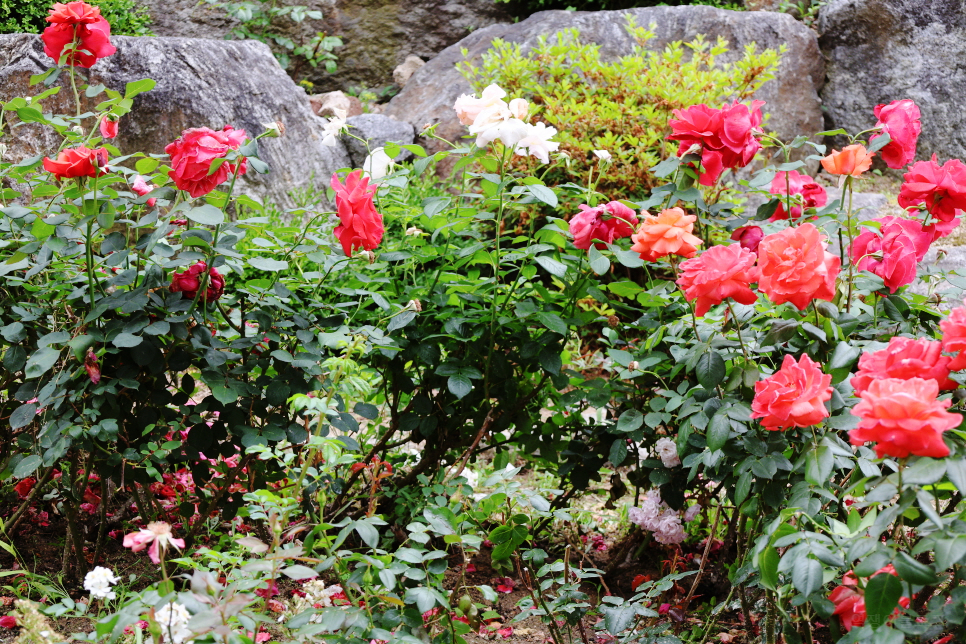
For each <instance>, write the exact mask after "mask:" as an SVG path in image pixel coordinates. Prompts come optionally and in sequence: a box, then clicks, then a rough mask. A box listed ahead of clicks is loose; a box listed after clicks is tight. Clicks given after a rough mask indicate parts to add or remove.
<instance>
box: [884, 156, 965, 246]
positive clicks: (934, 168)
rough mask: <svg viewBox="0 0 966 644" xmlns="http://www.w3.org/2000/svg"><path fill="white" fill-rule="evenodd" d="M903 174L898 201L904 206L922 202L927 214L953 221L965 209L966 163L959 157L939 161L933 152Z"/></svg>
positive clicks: (916, 205) (913, 206) (910, 206)
mask: <svg viewBox="0 0 966 644" xmlns="http://www.w3.org/2000/svg"><path fill="white" fill-rule="evenodd" d="M902 178H903V179H904V181H905V182H904V183H903V184H902V188H901V189H900V190H899V205H900V206H902V207H903V208H906V209H911V208H916V207H918V206H920V204H924V206H925V209H926V210H927V211H928V212H929V214H931V215H932V216H933V217H935V218H936V219H938V220H940V221H943V222H951V221H953V220H954V219H956V218H957V217H958V216H960V215H961V214H962V212H961V211H962V210H964V209H966V164H964V163H963V162H962V161H960V160H959V159H950V160H949V161H947V162H946V163H944V164H943V165H939V163H938V162H937V161H936V155H935V154H934V155H933V156H932V159H930V160H929V161H920V162H919V163H914V164H913V165H912V167H911V168H909V172H907V173H906V174H904V175H903V177H902ZM946 234H948V233H946ZM940 236H941V235H940Z"/></svg>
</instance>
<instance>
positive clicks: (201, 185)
mask: <svg viewBox="0 0 966 644" xmlns="http://www.w3.org/2000/svg"><path fill="white" fill-rule="evenodd" d="M245 136H246V135H245V130H236V129H235V128H233V127H232V126H230V125H226V126H225V127H224V129H222V130H221V131H218V132H215V131H214V130H209V129H208V128H206V127H198V128H191V129H190V130H185V131H183V132H182V133H181V137H180V138H178V139H177V140H175V141H173V142H171V143H169V144H168V145H167V147H165V148H164V151H165V152H167V153H168V154H170V155H171V171H170V172H168V176H169V177H171V178H172V179H174V183H175V185H176V186H178V189H179V190H185V191H187V192H188V194H190V195H191V196H192V197H194V198H195V199H197V198H198V197H203V196H204V195H206V194H208V193H209V192H211V191H212V190H214V189H215V187H216V186H219V185H221V184H223V183H224V182H225V181H227V180H228V173H229V172H232V173H233V172H235V171H236V166H237V171H238V174H239V176H240V175H243V174H245V171H246V170H247V168H248V164H247V160H246V159H242V161H241V163H238V164H234V163H223V164H221V166H220V167H219V168H218V169H217V170H215V171H214V172H213V173H211V174H208V172H209V170H210V169H211V164H212V162H214V160H215V159H221V158H223V157H224V156H225V155H226V154H228V150H237V149H238V148H240V147H241V146H242V144H243V143H244V142H245Z"/></svg>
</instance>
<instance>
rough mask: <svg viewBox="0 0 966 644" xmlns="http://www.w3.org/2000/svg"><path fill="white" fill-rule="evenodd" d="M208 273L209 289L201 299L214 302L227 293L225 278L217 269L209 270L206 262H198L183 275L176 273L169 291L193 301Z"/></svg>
mask: <svg viewBox="0 0 966 644" xmlns="http://www.w3.org/2000/svg"><path fill="white" fill-rule="evenodd" d="M206 271H207V272H208V287H207V288H206V289H205V292H204V293H202V294H201V298H200V299H201V301H202V302H214V301H215V300H217V299H219V298H220V297H221V296H222V295H223V294H224V292H225V278H224V277H222V276H221V273H219V272H218V270H217V269H215V268H212V269H210V270H209V269H208V265H207V264H205V263H204V262H198V263H197V264H195V265H194V266H191V267H189V268H188V270H186V271H184V272H183V273H175V274H174V275H173V276H172V277H171V286H169V287H168V290H170V291H171V292H172V293H177V292H181V293H183V294H184V295H183V297H185V298H187V299H189V300H193V299H195V296H196V295H197V294H198V289H199V288H201V281H202V280H203V279H204V277H205V275H204V274H205V272H206Z"/></svg>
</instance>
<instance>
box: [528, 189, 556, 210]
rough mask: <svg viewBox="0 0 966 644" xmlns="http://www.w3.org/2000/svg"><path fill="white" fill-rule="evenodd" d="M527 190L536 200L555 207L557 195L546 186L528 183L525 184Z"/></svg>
mask: <svg viewBox="0 0 966 644" xmlns="http://www.w3.org/2000/svg"><path fill="white" fill-rule="evenodd" d="M527 192H529V193H530V194H531V195H533V196H534V197H535V198H536V199H537V200H538V201H542V202H543V203H545V204H547V205H548V206H550V207H551V208H556V207H557V195H556V194H555V193H554V191H553V190H551V189H550V188H548V187H547V186H541V185H536V184H534V185H529V186H527Z"/></svg>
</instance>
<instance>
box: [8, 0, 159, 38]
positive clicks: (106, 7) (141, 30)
mask: <svg viewBox="0 0 966 644" xmlns="http://www.w3.org/2000/svg"><path fill="white" fill-rule="evenodd" d="M88 4H92V5H95V6H98V7H100V8H101V15H102V16H104V18H106V19H107V21H108V22H109V23H111V33H112V34H114V35H116V36H152V35H153V34H152V33H151V29H150V25H151V16H150V15H149V14H148V11H147V9H146V8H145V7H141V6H139V5H138V3H137V0H91V2H89V3H88ZM49 11H50V2H48V1H47V0H0V34H15V33H28V34H39V33H40V32H41V31H43V30H44V28H45V27H46V26H47V24H48V23H47V21H46V18H47V14H48V12H49Z"/></svg>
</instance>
